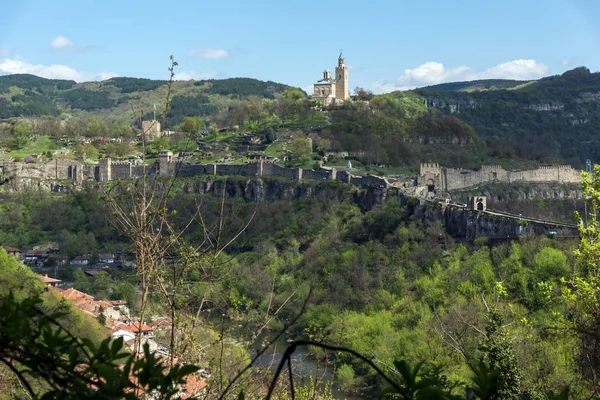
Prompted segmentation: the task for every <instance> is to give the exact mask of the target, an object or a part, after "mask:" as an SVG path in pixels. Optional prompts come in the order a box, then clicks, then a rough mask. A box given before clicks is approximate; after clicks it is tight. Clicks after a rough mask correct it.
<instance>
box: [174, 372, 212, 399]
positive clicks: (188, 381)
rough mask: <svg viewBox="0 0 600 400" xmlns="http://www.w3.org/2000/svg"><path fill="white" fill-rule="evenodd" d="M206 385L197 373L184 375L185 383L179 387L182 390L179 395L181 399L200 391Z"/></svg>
mask: <svg viewBox="0 0 600 400" xmlns="http://www.w3.org/2000/svg"><path fill="white" fill-rule="evenodd" d="M206 386H207V384H206V382H204V379H202V378H200V377H199V376H198V374H192V375H188V376H187V377H185V383H184V384H183V385H181V386H180V387H179V388H180V389H181V391H182V392H183V393H180V396H181V398H182V399H187V398H190V397H192V396H195V395H197V394H198V393H200V391H201V390H202V389H204V388H205V387H206Z"/></svg>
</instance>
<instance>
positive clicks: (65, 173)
mask: <svg viewBox="0 0 600 400" xmlns="http://www.w3.org/2000/svg"><path fill="white" fill-rule="evenodd" d="M84 167H85V166H84V164H82V163H78V162H76V161H73V160H48V161H37V162H32V163H25V162H7V163H4V164H3V170H4V174H5V175H8V176H11V177H15V178H30V179H73V180H81V179H83V171H84Z"/></svg>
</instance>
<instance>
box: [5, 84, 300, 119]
mask: <svg viewBox="0 0 600 400" xmlns="http://www.w3.org/2000/svg"><path fill="white" fill-rule="evenodd" d="M290 88H291V87H290V86H287V85H284V84H281V83H276V82H271V81H267V82H264V81H260V80H257V79H251V78H230V79H211V80H201V81H176V82H174V83H173V86H172V89H173V90H174V92H173V94H172V96H171V97H172V98H171V101H172V103H171V110H170V112H169V120H170V121H171V122H172V123H173V124H177V123H179V122H181V120H182V119H183V117H185V116H197V115H199V116H209V115H213V114H215V113H217V112H218V110H219V105H221V104H223V103H226V102H230V101H231V100H244V99H248V98H250V97H252V96H257V97H259V98H274V97H275V95H276V94H278V93H283V92H284V91H285V90H286V89H290ZM166 94H167V81H164V80H152V79H143V78H111V79H108V80H105V81H99V82H82V83H76V82H74V81H68V80H57V79H45V78H40V77H37V76H34V75H26V74H17V75H5V76H0V119H2V118H12V117H31V116H59V115H61V114H63V113H65V114H74V115H82V116H85V115H88V114H93V115H94V116H96V117H98V118H100V119H104V120H107V121H110V122H121V123H126V122H132V121H133V120H134V118H135V117H134V116H133V114H132V112H131V103H134V104H135V106H136V108H137V107H138V104H141V107H142V109H143V110H144V111H146V112H148V113H149V112H150V111H152V108H153V105H154V104H157V107H159V109H158V111H159V112H160V111H161V110H160V107H161V105H162V104H164V103H165V98H166ZM138 102H139V103H138Z"/></svg>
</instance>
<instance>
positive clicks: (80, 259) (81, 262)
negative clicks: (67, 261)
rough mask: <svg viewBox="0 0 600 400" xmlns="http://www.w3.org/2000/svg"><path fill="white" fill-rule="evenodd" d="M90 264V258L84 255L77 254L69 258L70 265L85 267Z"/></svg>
mask: <svg viewBox="0 0 600 400" xmlns="http://www.w3.org/2000/svg"><path fill="white" fill-rule="evenodd" d="M89 264H90V260H89V259H88V258H87V257H85V256H77V257H75V258H74V259H72V260H71V266H72V267H79V268H81V267H85V266H87V265H89Z"/></svg>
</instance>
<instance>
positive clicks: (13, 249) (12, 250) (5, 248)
mask: <svg viewBox="0 0 600 400" xmlns="http://www.w3.org/2000/svg"><path fill="white" fill-rule="evenodd" d="M4 250H6V252H7V253H20V252H21V250H19V249H15V248H14V247H8V246H4Z"/></svg>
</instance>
